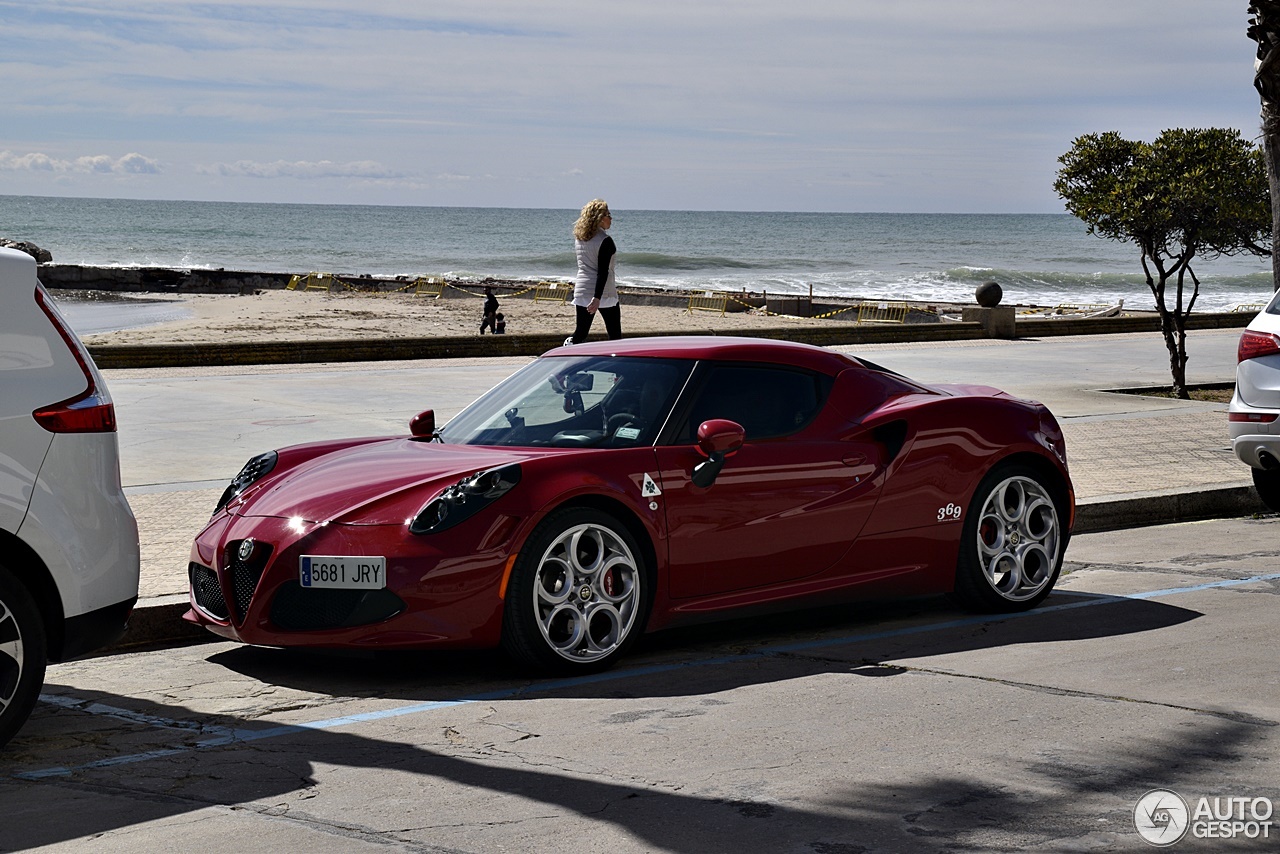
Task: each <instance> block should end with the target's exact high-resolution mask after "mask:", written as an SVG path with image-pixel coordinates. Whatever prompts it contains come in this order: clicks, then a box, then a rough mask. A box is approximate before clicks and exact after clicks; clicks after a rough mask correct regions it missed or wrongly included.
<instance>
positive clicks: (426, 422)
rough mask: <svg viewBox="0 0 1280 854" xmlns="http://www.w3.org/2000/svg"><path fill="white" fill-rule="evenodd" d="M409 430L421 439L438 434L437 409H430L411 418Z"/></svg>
mask: <svg viewBox="0 0 1280 854" xmlns="http://www.w3.org/2000/svg"><path fill="white" fill-rule="evenodd" d="M409 432H410V433H412V434H413V435H414V436H417V437H418V438H419V439H430V438H431V437H432V436H434V435H435V434H436V411H435V410H434V409H428V410H425V411H423V412H419V413H418V414H417V415H415V416H413V417H412V418H410V419H409Z"/></svg>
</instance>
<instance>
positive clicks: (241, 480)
mask: <svg viewBox="0 0 1280 854" xmlns="http://www.w3.org/2000/svg"><path fill="white" fill-rule="evenodd" d="M278 458H279V454H277V453H276V452H275V451H267V452H266V453H265V454H258V456H256V457H254V458H253V459H251V460H249V462H247V463H245V464H244V468H242V469H240V473H239V474H238V475H236V476H235V477H233V478H232V479H231V484H230V485H229V486H228V487H227V488H226V490H225V491H223V493H222V497H221V498H219V499H218V506H217V507H215V508H213V512H214V513H217V512H218V511H219V510H221V509H222V508H223V507H226V506H227V505H228V504H229V503H231V499H233V498H235V497H236V496H237V495H239V494H240V493H242V492H244V491H245V490H246V489H248V488H249V487H250V486H252V485H253V484H255V483H257V482H258V481H259V480H262V478H264V477H266V476H267V475H268V474H270V473H271V470H272V469H273V468H275V467H276V460H277V459H278Z"/></svg>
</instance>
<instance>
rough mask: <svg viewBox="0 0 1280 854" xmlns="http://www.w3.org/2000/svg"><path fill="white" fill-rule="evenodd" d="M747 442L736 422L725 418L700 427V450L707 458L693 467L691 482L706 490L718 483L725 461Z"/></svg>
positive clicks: (713, 419)
mask: <svg viewBox="0 0 1280 854" xmlns="http://www.w3.org/2000/svg"><path fill="white" fill-rule="evenodd" d="M746 440H747V433H746V431H745V430H743V429H742V425H741V424H739V423H737V422H736V421H728V420H725V419H723V418H712V419H711V420H710V421H703V422H702V423H701V424H699V425H698V450H700V451H702V453H704V454H706V455H707V458H706V459H705V460H703V461H702V462H700V463H698V464H697V465H696V466H694V467H693V474H692V476H691V477H690V480H692V481H693V485H694V486H697V487H700V488H702V489H706V488H707V487H709V486H711V484H713V483H715V482H716V478H717V477H719V476H720V470H721V469H722V468H724V461H725V460H726V459H728V458H729V457H730V456H732V455H733V454H734V453H735V452H736V451H737V450H738V449H739V448H741V447H742V443H743V442H745V441H746Z"/></svg>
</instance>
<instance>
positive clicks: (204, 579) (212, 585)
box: [187, 563, 230, 620]
mask: <svg viewBox="0 0 1280 854" xmlns="http://www.w3.org/2000/svg"><path fill="white" fill-rule="evenodd" d="M187 575H188V576H189V578H190V579H191V593H192V595H193V596H194V597H195V600H196V605H198V606H199V607H200V610H201V611H204V612H205V613H206V614H208V615H209V616H210V617H215V618H217V619H219V620H226V619H230V614H229V613H228V612H227V602H226V600H225V599H224V598H223V596H222V586H221V585H220V584H218V575H217V573H215V572H214V571H213V570H212V569H210V568H209V567H207V566H203V565H201V564H198V563H191V564H188V565H187Z"/></svg>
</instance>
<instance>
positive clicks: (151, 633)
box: [106, 330, 1265, 644]
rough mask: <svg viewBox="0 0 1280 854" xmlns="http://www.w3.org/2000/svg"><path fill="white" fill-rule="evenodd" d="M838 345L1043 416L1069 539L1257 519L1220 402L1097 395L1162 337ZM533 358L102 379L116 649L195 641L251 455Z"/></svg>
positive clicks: (486, 381)
mask: <svg viewBox="0 0 1280 854" xmlns="http://www.w3.org/2000/svg"><path fill="white" fill-rule="evenodd" d="M1238 337H1239V332H1238V331H1237V330H1206V331H1202V332H1196V333H1192V335H1191V337H1190V338H1191V340H1190V343H1189V345H1188V346H1189V352H1191V353H1192V354H1193V365H1194V366H1197V367H1198V370H1196V371H1193V372H1192V375H1191V376H1189V380H1190V381H1192V382H1196V383H1218V382H1230V381H1231V380H1232V379H1233V377H1234V368H1235V359H1234V355H1235V345H1236V341H1237V339H1238ZM836 349H839V350H847V351H849V352H852V353H855V354H858V355H862V356H865V357H867V358H869V359H871V360H873V361H876V362H878V363H880V364H883V365H885V366H886V367H890V368H892V369H894V370H898V371H901V372H902V373H904V374H906V375H907V376H910V377H912V378H914V379H918V380H922V381H925V382H954V381H967V382H975V383H984V384H990V385H995V386H997V387H1000V388H1003V389H1005V390H1007V391H1009V392H1010V393H1013V394H1018V395H1020V396H1025V397H1031V398H1034V399H1037V400H1040V401H1042V402H1043V403H1045V404H1046V405H1047V406H1049V408H1050V409H1051V410H1052V411H1053V412H1054V413H1055V415H1057V417H1058V418H1059V421H1060V422H1061V424H1062V427H1063V431H1064V433H1065V435H1066V440H1067V454H1068V460H1069V463H1070V467H1071V473H1072V477H1073V480H1074V483H1075V488H1076V499H1077V503H1078V506H1079V512H1078V514H1077V521H1076V530H1077V531H1078V532H1082V533H1083V532H1086V531H1096V530H1104V529H1114V528H1124V527H1133V526H1137V525H1147V524H1159V523H1164V522H1173V521H1183V520H1187V519H1196V518H1210V517H1218V516H1240V515H1248V514H1251V513H1254V512H1265V508H1263V507H1262V505H1261V504H1260V502H1258V499H1257V497H1256V495H1255V494H1254V493H1253V488H1252V483H1251V479H1250V475H1249V470H1248V468H1246V467H1245V466H1244V465H1243V464H1242V463H1240V462H1239V461H1238V460H1236V458H1235V456H1234V455H1233V454H1232V452H1231V449H1230V443H1229V440H1228V438H1227V430H1226V404H1225V403H1223V404H1215V403H1197V402H1187V401H1175V400H1168V399H1161V398H1150V397H1141V396H1136V395H1128V394H1115V393H1108V392H1105V391H1101V390H1100V389H1106V388H1116V387H1121V386H1151V385H1159V384H1162V383H1167V382H1168V378H1167V364H1168V362H1167V356H1165V355H1164V348H1163V342H1162V340H1161V338H1160V336H1159V335H1158V334H1150V333H1143V334H1134V335H1097V336H1077V337H1071V338H1055V339H1044V340H1025V339H1023V340H1018V341H992V340H985V339H984V340H976V341H951V342H930V343H896V344H881V345H859V346H848V347H839V348H836ZM527 361H528V359H527V358H525V357H504V358H493V359H467V360H461V359H460V360H437V361H417V362H366V363H343V364H323V365H279V366H257V367H226V368H155V369H142V370H110V371H107V372H106V376H107V382H108V385H109V386H110V388H111V390H112V394H113V396H114V397H115V400H116V406H117V411H118V414H119V419H120V424H121V427H120V431H121V434H120V435H121V453H122V469H123V480H124V483H125V485H126V493H127V494H128V496H129V502H130V504H131V506H132V507H133V510H134V513H135V515H136V516H137V518H138V528H139V535H140V539H141V547H142V580H141V589H140V594H139V604H138V608H137V609H136V610H135V613H134V618H133V620H132V624H131V628H130V632H129V635H128V636H127V637H126V638H125V641H124V642H125V643H126V644H139V643H151V642H156V641H158V640H165V639H174V638H181V637H185V636H192V635H194V636H195V637H202V636H203V635H204V633H203V632H199V631H197V630H193V629H189V627H188V626H187V625H186V624H185V623H182V621H181V620H180V619H179V617H180V615H181V613H182V612H183V611H185V610H186V596H187V578H186V566H187V556H188V552H189V549H190V545H191V541H192V539H193V537H194V536H195V534H196V533H197V532H198V531H199V530H200V528H201V527H202V526H203V525H204V523H205V522H206V521H207V520H208V518H209V515H210V513H211V512H212V510H213V507H214V504H215V503H216V502H217V499H218V497H219V496H220V495H221V493H222V490H223V489H224V488H225V486H226V483H227V481H228V480H229V479H230V478H231V476H232V475H233V474H235V472H236V471H237V470H238V469H239V467H240V465H241V464H242V463H243V461H244V460H245V459H248V458H249V457H250V456H252V455H254V454H256V453H259V452H261V451H263V450H267V449H269V448H273V447H280V446H283V445H287V444H292V443H295V442H301V441H308V440H311V439H315V438H319V437H323V436H340V435H374V434H379V433H395V432H403V431H404V429H405V427H404V425H405V424H406V423H407V421H408V418H409V417H410V416H412V415H413V414H415V413H416V412H417V411H418V410H419V409H420V408H426V407H427V406H432V407H433V408H435V410H436V413H437V417H438V418H439V419H441V420H445V419H447V418H448V417H450V416H451V415H452V414H453V413H455V412H457V411H458V410H459V409H461V408H462V406H465V405H466V403H468V402H470V400H472V399H473V398H474V397H476V396H477V395H479V394H480V393H481V392H483V391H484V390H485V389H487V388H488V387H489V386H491V385H492V384H493V383H494V382H496V381H497V380H498V379H501V378H502V377H503V376H506V375H507V374H509V373H510V372H512V371H513V370H515V369H516V368H517V367H519V366H520V365H522V364H524V363H525V362H527ZM1162 372H1163V373H1162Z"/></svg>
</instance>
